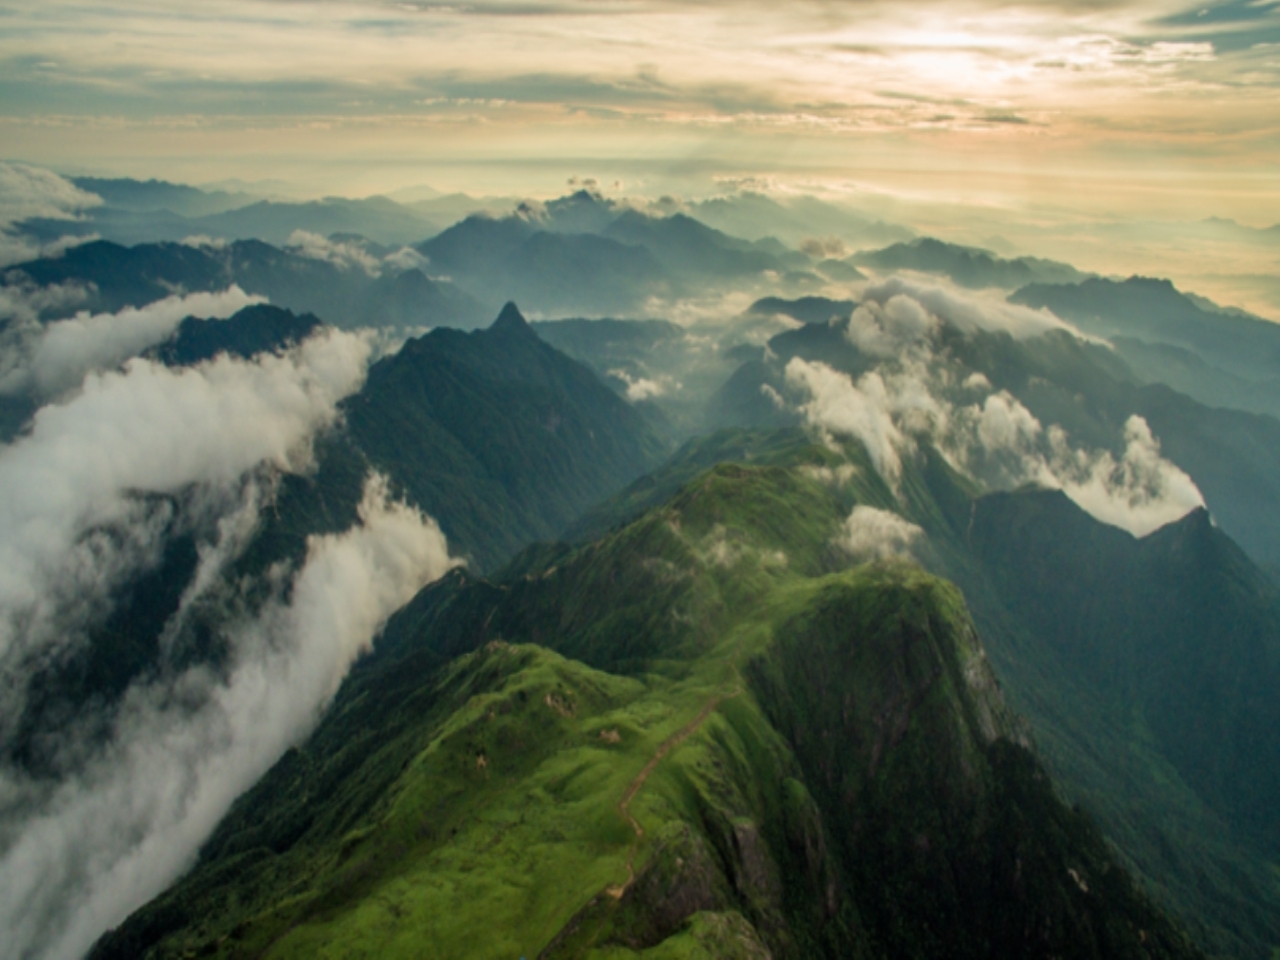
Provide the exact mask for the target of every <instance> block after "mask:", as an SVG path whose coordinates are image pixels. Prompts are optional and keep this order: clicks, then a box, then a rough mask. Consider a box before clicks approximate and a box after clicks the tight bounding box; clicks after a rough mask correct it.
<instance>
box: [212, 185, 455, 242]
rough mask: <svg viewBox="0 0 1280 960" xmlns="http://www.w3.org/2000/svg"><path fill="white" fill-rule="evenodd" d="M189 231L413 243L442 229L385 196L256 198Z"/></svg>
mask: <svg viewBox="0 0 1280 960" xmlns="http://www.w3.org/2000/svg"><path fill="white" fill-rule="evenodd" d="M190 228H191V232H192V233H197V234H207V235H209V236H212V237H222V238H226V239H228V240H241V239H256V240H264V241H266V242H267V243H275V244H283V243H288V242H289V238H290V237H291V236H292V235H293V232H294V231H295V230H305V231H307V232H309V233H315V234H319V235H320V236H328V235H329V234H332V233H342V232H345V233H357V234H361V235H362V236H366V237H369V238H371V239H373V240H375V241H377V242H379V243H386V244H392V245H397V246H399V245H403V244H409V243H417V242H419V241H421V240H423V239H425V238H426V237H430V236H432V235H433V234H435V233H438V232H439V231H440V227H439V226H438V225H437V224H436V223H434V222H433V221H431V220H430V219H428V218H427V217H425V216H423V215H422V214H420V213H418V212H417V211H415V210H413V209H411V208H409V207H405V206H402V205H401V204H398V203H396V202H395V201H393V200H388V199H387V198H386V197H368V198H366V199H363V200H349V199H347V198H345V197H326V198H325V199H323V200H311V201H308V202H305V203H285V202H280V201H272V200H260V201H258V202H257V203H252V204H249V205H247V206H243V207H239V208H237V209H234V210H226V211H223V212H221V213H215V214H210V215H208V216H204V217H199V218H196V219H194V220H192V221H191V224H190Z"/></svg>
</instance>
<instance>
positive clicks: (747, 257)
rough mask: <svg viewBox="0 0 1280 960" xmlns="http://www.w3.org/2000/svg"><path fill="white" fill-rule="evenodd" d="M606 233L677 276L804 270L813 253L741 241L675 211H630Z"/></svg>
mask: <svg viewBox="0 0 1280 960" xmlns="http://www.w3.org/2000/svg"><path fill="white" fill-rule="evenodd" d="M604 233H605V235H606V236H609V237H612V238H614V239H616V240H620V241H622V242H623V243H629V244H634V245H636V246H641V247H644V248H645V249H647V250H648V251H649V252H650V253H652V254H653V255H654V256H655V257H656V258H657V259H658V260H659V261H660V262H661V263H662V265H663V266H664V267H666V268H667V270H669V271H671V273H672V274H673V275H676V276H686V277H690V278H705V277H736V276H751V275H754V274H759V273H762V272H764V271H766V270H804V269H807V268H808V266H809V262H810V261H809V258H808V257H806V256H805V255H804V254H802V253H798V252H796V251H793V250H787V249H786V248H785V247H781V245H778V246H773V245H770V244H768V243H766V242H765V241H759V242H756V243H751V242H749V241H746V240H739V239H737V238H736V237H731V236H729V235H728V234H726V233H721V232H720V231H719V230H716V229H714V228H712V227H708V226H706V225H705V224H703V223H699V222H698V221H697V220H695V219H693V218H692V217H689V216H686V215H684V214H682V213H677V214H674V215H672V216H669V217H652V216H648V215H646V214H643V213H640V212H639V211H635V210H629V211H627V212H625V213H623V214H621V215H620V216H619V217H617V219H615V220H614V221H613V222H612V223H610V224H609V226H608V228H607V229H606V230H605V231H604Z"/></svg>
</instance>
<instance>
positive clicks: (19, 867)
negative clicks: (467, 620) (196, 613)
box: [0, 478, 454, 958]
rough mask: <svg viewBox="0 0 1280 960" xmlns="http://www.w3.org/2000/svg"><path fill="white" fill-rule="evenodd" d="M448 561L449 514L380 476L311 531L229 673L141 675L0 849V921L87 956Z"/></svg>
mask: <svg viewBox="0 0 1280 960" xmlns="http://www.w3.org/2000/svg"><path fill="white" fill-rule="evenodd" d="M453 563H454V561H452V560H451V559H450V558H449V555H448V550H447V548H446V545H445V540H444V536H443V534H441V532H440V529H439V527H438V526H437V525H436V524H435V523H434V522H433V521H430V520H428V519H425V518H424V517H422V516H421V515H420V514H418V513H417V512H416V511H414V510H411V509H409V508H407V507H405V506H404V505H403V504H396V503H390V502H388V499H387V491H386V485H385V483H383V482H381V481H380V480H378V479H377V478H375V479H373V480H371V481H370V482H369V483H368V484H367V485H366V488H365V496H364V501H363V503H362V504H361V508H360V523H359V525H357V526H356V527H354V528H353V529H351V530H349V531H347V532H346V533H343V534H339V535H333V536H326V537H315V538H312V539H311V540H310V542H309V545H308V552H307V559H306V562H305V564H304V565H303V567H302V569H301V570H300V571H299V572H298V574H297V576H296V577H295V578H294V580H293V584H292V590H291V591H290V594H289V598H288V600H284V599H282V598H277V599H275V600H273V601H271V602H270V603H269V604H268V605H267V606H266V607H265V608H264V609H262V610H261V611H260V612H259V613H258V615H257V616H256V617H254V618H252V619H249V620H246V621H244V622H241V623H233V624H231V625H229V626H228V627H227V630H226V632H227V635H228V638H229V640H230V643H231V648H232V650H233V664H232V667H231V669H230V671H229V674H228V676H227V677H226V679H225V680H224V679H222V678H220V677H219V676H217V675H215V674H214V673H212V672H210V671H206V670H204V669H202V668H194V669H192V670H190V671H188V672H186V673H184V674H183V675H181V676H179V677H177V678H176V679H173V680H171V681H169V682H167V683H163V684H146V685H139V686H136V687H135V688H133V689H132V690H131V691H130V693H129V696H128V698H127V700H126V702H125V703H124V705H123V707H122V708H121V710H120V713H119V715H118V718H117V720H116V723H115V725H114V728H113V730H112V736H111V740H110V742H109V743H108V744H107V745H106V747H105V748H102V749H101V750H100V751H99V752H97V753H96V755H95V756H94V758H93V760H92V761H91V762H90V763H89V764H87V765H86V766H85V768H84V769H83V770H81V771H80V772H79V773H78V774H77V775H76V776H75V777H73V778H71V779H69V780H66V781H64V782H63V783H62V784H61V785H60V786H59V788H58V789H57V791H56V792H55V793H54V795H53V796H52V797H51V798H49V799H48V800H46V801H45V802H44V803H43V804H42V805H41V808H40V809H39V812H38V813H36V814H35V815H32V816H30V817H28V818H26V819H25V820H24V821H23V822H22V823H21V825H20V833H19V835H18V839H17V840H16V842H14V843H12V844H11V845H10V846H9V847H8V848H7V849H5V850H4V851H3V854H2V855H0V931H3V933H4V935H5V940H6V943H7V944H9V947H10V948H11V949H13V950H14V951H15V952H14V955H15V956H28V955H32V956H41V957H49V958H75V957H79V956H81V955H83V953H84V951H85V950H87V949H88V947H89V946H90V945H91V944H92V943H93V941H94V940H95V939H96V938H97V937H98V936H99V935H100V934H101V933H102V932H103V931H104V930H106V929H108V928H110V927H111V926H113V925H115V924H118V923H119V922H120V921H121V920H123V919H124V918H125V917H127V916H128V914H129V913H130V912H132V911H133V910H134V909H136V908H137V907H138V906H140V905H141V904H142V903H145V902H146V901H147V900H148V899H150V898H151V897H154V896H155V895H157V894H158V893H160V892H161V891H162V890H163V889H164V888H165V887H166V886H167V885H168V884H169V883H171V882H172V881H173V880H174V879H175V878H176V877H177V876H178V875H179V874H180V873H181V872H182V871H183V870H184V869H186V868H187V867H189V866H190V864H191V862H192V860H193V858H194V856H195V853H196V851H197V849H198V847H199V845H200V843H202V842H203V841H204V839H205V838H206V837H207V836H208V835H209V833H210V832H211V831H212V829H213V828H214V826H216V824H217V823H218V821H219V820H220V819H221V817H222V815H223V814H224V813H225V812H226V810H227V808H228V807H229V806H230V805H231V802H232V801H233V800H234V799H235V798H236V797H237V796H238V795H239V794H240V793H242V792H243V791H244V790H246V789H247V788H249V787H250V786H252V784H253V783H254V782H255V781H256V780H257V779H258V778H259V777H261V776H262V774H263V773H265V772H266V770H267V769H268V768H269V767H270V766H271V764H272V763H274V762H275V760H276V759H277V758H278V757H279V756H280V755H281V754H282V753H283V752H284V750H285V749H286V748H288V747H289V746H291V745H293V744H295V743H297V742H298V741H299V740H300V739H301V738H303V737H304V736H305V735H306V734H307V733H308V732H309V731H310V729H311V727H312V726H313V724H314V723H315V721H316V719H317V717H318V714H319V711H320V710H321V708H322V707H323V706H324V705H325V704H326V703H327V702H328V700H329V699H330V698H331V697H332V696H333V694H334V692H335V691H336V690H337V687H338V684H339V683H340V682H341V680H342V678H343V676H344V675H345V674H346V671H347V669H348V668H349V667H350V665H351V663H352V662H353V661H354V659H355V658H356V656H358V655H359V653H360V652H361V651H363V650H366V649H368V647H369V645H370V643H371V641H372V639H373V637H374V636H375V634H376V633H377V632H378V631H379V630H380V629H381V627H382V625H383V624H384V623H385V622H386V619H387V617H388V616H390V614H391V613H393V612H394V611H395V610H396V609H398V608H399V607H400V606H402V605H403V604H404V603H406V602H407V601H408V600H409V599H411V598H412V597H413V595H414V593H416V592H417V591H418V590H419V589H420V588H421V587H422V586H423V585H424V584H426V583H428V582H429V581H431V580H433V579H435V578H437V577H439V576H440V575H442V574H443V573H444V572H445V571H446V570H447V569H448V568H449V567H450V566H452V565H453ZM192 703H197V704H199V706H197V707H195V708H194V709H192V708H191V707H190V706H188V705H189V704H192ZM12 777H13V775H12V774H11V773H10V772H8V771H6V772H4V773H0V788H2V789H3V792H4V793H5V794H7V795H10V796H12V795H13V794H14V793H20V792H21V791H22V790H23V786H24V785H23V784H22V783H21V781H20V780H15V779H13V778H12ZM5 781H8V782H5Z"/></svg>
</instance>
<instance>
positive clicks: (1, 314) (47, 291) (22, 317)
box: [0, 270, 89, 366]
mask: <svg viewBox="0 0 1280 960" xmlns="http://www.w3.org/2000/svg"><path fill="white" fill-rule="evenodd" d="M4 279H5V284H4V286H0V321H4V320H9V321H13V323H12V324H11V326H13V325H15V324H16V325H27V326H32V325H34V324H35V323H36V322H37V321H38V320H39V318H40V316H41V315H42V314H43V313H45V312H46V311H50V312H54V311H57V312H62V311H69V310H70V309H71V308H72V307H75V306H78V305H79V304H81V303H84V302H85V300H87V299H88V298H89V290H88V288H86V287H85V286H84V285H83V284H80V283H78V282H76V281H68V282H66V283H51V284H49V285H48V286H44V287H41V286H38V285H36V284H35V283H33V282H32V281H31V278H30V277H27V276H26V275H25V274H23V273H22V271H20V270H14V271H10V273H9V274H8V275H7V276H6V277H5V278H4ZM6 362H8V358H5V360H4V361H0V366H2V365H3V363H6Z"/></svg>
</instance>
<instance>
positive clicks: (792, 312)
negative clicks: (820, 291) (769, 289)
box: [748, 297, 857, 323]
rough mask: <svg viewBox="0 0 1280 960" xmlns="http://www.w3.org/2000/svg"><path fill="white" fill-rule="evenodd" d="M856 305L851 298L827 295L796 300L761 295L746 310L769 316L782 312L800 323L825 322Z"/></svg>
mask: <svg viewBox="0 0 1280 960" xmlns="http://www.w3.org/2000/svg"><path fill="white" fill-rule="evenodd" d="M856 306H857V304H856V303H854V302H853V301H852V300H831V299H828V298H827V297H801V298H800V299H798V300H785V299H783V298H781V297H762V298H761V299H759V300H757V301H756V302H755V303H753V304H752V305H751V306H750V308H749V310H748V312H749V313H758V314H761V315H762V316H769V317H772V316H777V315H778V314H782V315H783V316H787V317H791V318H793V319H795V320H799V321H800V322H801V323H826V322H827V321H828V320H832V319H837V318H840V317H847V316H848V315H849V314H851V313H853V308H854V307H856Z"/></svg>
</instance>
